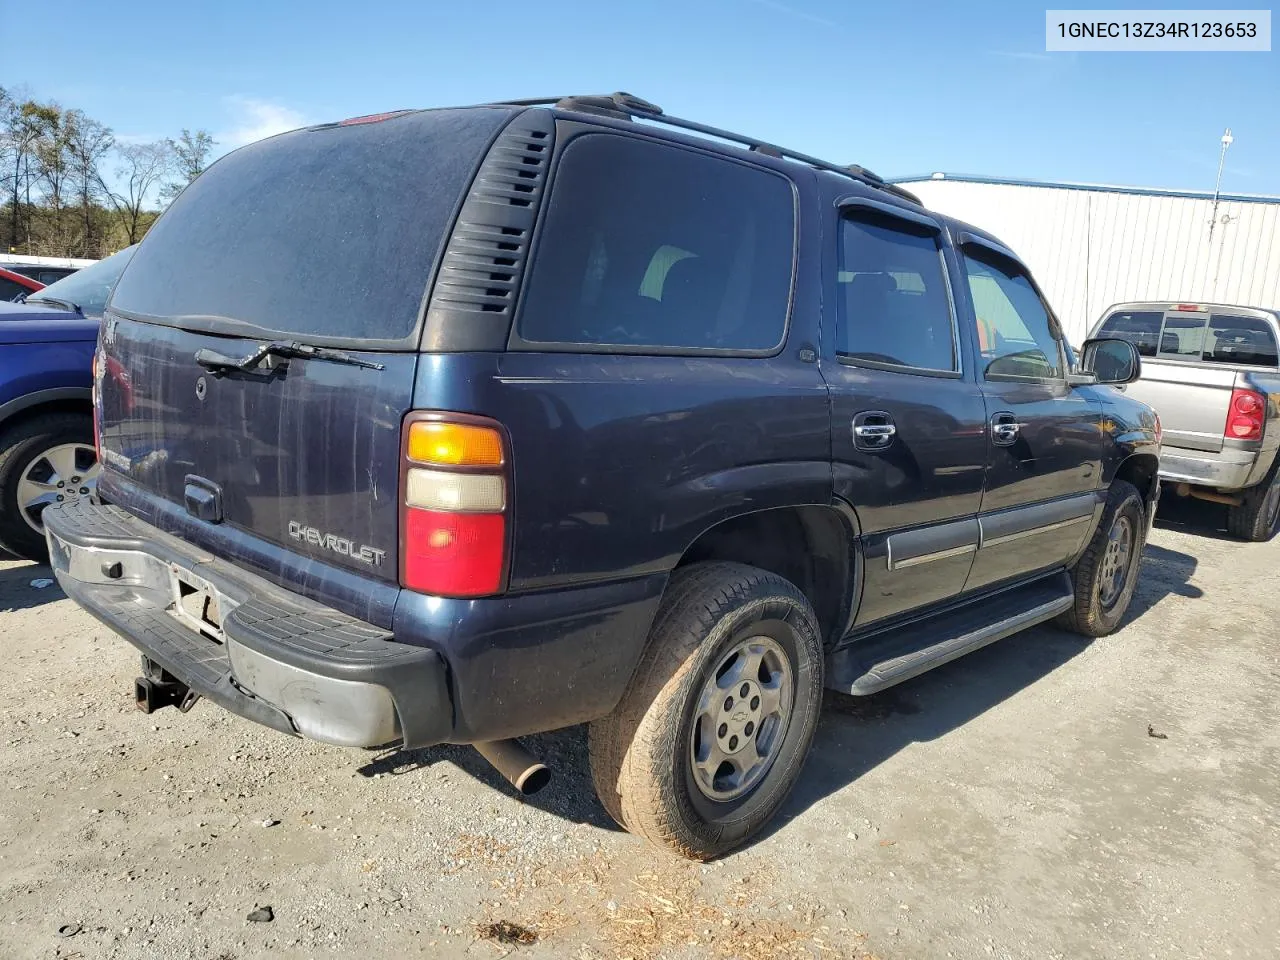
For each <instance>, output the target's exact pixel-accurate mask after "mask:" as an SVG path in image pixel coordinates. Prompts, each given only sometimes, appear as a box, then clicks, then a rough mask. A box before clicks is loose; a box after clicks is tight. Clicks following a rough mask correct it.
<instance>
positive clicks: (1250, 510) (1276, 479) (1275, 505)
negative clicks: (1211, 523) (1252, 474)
mask: <svg viewBox="0 0 1280 960" xmlns="http://www.w3.org/2000/svg"><path fill="white" fill-rule="evenodd" d="M1277 520H1280V474H1277V472H1276V471H1275V470H1274V469H1273V470H1272V471H1271V473H1270V474H1269V475H1268V477H1267V479H1266V480H1265V481H1263V482H1262V483H1260V484H1258V485H1257V486H1256V487H1250V488H1249V489H1248V490H1246V491H1245V492H1244V494H1243V496H1242V497H1241V498H1240V505H1239V506H1238V507H1228V508H1227V530H1228V532H1230V534H1231V535H1232V536H1233V537H1239V538H1240V539H1241V540H1247V541H1248V542H1250V543H1265V542H1266V541H1268V540H1270V539H1271V538H1272V537H1273V536H1274V535H1275V532H1276V521H1277Z"/></svg>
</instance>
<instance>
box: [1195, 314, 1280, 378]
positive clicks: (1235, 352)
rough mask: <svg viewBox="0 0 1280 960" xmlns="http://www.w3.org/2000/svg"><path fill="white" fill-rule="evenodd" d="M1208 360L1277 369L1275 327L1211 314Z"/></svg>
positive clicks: (1205, 353) (1206, 343)
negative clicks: (1272, 329)
mask: <svg viewBox="0 0 1280 960" xmlns="http://www.w3.org/2000/svg"><path fill="white" fill-rule="evenodd" d="M1204 359H1205V360H1208V361H1210V362H1217V363H1236V364H1242V365H1244V366H1254V367H1274V366H1277V365H1280V363H1278V361H1277V357H1276V338H1275V334H1274V333H1272V332H1271V325H1270V324H1269V323H1267V322H1266V321H1265V320H1259V319H1258V318H1257V317H1234V316H1231V315H1229V314H1219V313H1215V314H1211V315H1210V317H1209V336H1208V337H1207V338H1206V339H1205V345H1204Z"/></svg>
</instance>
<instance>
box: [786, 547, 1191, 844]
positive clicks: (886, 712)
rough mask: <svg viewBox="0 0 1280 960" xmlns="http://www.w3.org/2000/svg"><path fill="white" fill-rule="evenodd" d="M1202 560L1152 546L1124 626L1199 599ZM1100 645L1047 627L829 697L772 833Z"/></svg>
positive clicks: (1143, 561) (1143, 557)
mask: <svg viewBox="0 0 1280 960" xmlns="http://www.w3.org/2000/svg"><path fill="white" fill-rule="evenodd" d="M1195 571H1196V559H1195V557H1192V556H1189V555H1188V554H1185V553H1179V552H1178V551H1176V550H1169V549H1167V548H1165V547H1159V546H1155V545H1153V544H1148V545H1147V547H1146V549H1145V551H1144V552H1143V555H1142V573H1141V576H1140V578H1139V580H1138V588H1137V591H1136V592H1135V594H1134V598H1133V602H1132V603H1131V605H1130V607H1129V611H1128V613H1127V614H1126V615H1125V623H1130V622H1132V621H1133V620H1135V619H1137V618H1139V617H1141V616H1143V615H1144V614H1146V613H1147V611H1149V610H1151V608H1152V607H1154V606H1156V604H1158V603H1160V602H1161V601H1162V600H1164V599H1165V598H1166V597H1168V596H1170V595H1174V596H1180V597H1188V598H1192V599H1198V598H1200V597H1202V596H1203V595H1204V594H1203V591H1201V590H1200V588H1199V587H1196V586H1194V585H1193V584H1191V583H1190V580H1191V578H1192V576H1193V575H1194V574H1195ZM1092 642H1093V641H1092V640H1091V639H1089V638H1088V637H1082V636H1080V635H1078V634H1075V633H1068V632H1067V631H1065V630H1061V629H1058V628H1057V627H1055V626H1052V625H1045V626H1041V627H1036V628H1033V629H1031V630H1027V631H1025V632H1023V633H1019V634H1015V635H1014V636H1012V637H1009V638H1007V639H1005V640H1001V641H1000V642H998V643H994V644H992V645H991V646H989V647H984V648H983V649H981V650H978V651H976V652H974V653H971V654H969V655H967V656H964V657H961V658H960V659H958V660H953V661H952V662H951V663H948V664H945V665H943V666H941V667H938V668H937V669H935V670H931V671H930V672H928V673H926V674H924V675H922V676H920V677H917V678H915V679H914V680H909V681H907V682H906V683H903V684H899V685H898V686H896V687H892V688H890V689H889V690H886V691H884V692H882V693H879V694H875V695H874V696H870V697H850V696H846V695H844V694H839V693H834V692H828V694H827V698H826V702H825V703H824V709H823V722H822V725H821V726H820V727H819V728H818V734H817V737H816V738H815V740H814V745H813V752H812V753H811V754H810V757H809V761H808V763H807V764H806V766H805V771H804V774H803V776H802V777H801V778H800V782H799V784H798V785H797V786H796V789H795V791H794V792H793V793H792V795H791V797H790V798H789V799H788V801H787V803H786V804H785V805H784V806H783V808H782V811H781V813H780V814H779V816H778V817H777V818H776V819H775V820H774V822H773V824H772V825H771V826H770V827H769V828H768V829H767V830H766V833H765V835H766V836H767V835H768V834H769V833H771V832H773V831H776V830H777V829H779V828H780V827H781V826H783V825H784V824H786V823H787V822H789V821H790V820H793V819H795V818H796V817H799V816H801V815H803V814H804V813H805V811H806V810H808V809H809V807H811V806H812V805H813V804H815V803H817V802H818V801H820V800H822V799H823V798H824V797H826V796H828V795H829V794H832V793H835V792H836V791H838V790H840V789H841V788H843V787H845V786H847V785H848V784H850V783H853V782H854V781H855V780H857V779H858V778H859V777H861V776H862V775H863V774H864V773H866V772H868V771H869V770H872V769H874V768H875V767H877V766H879V765H880V764H881V763H883V762H884V761H885V760H887V759H888V758H889V757H891V756H893V755H894V754H895V753H897V752H898V751H899V750H902V749H903V748H904V747H907V746H909V745H910V744H912V743H919V742H926V741H930V740H936V739H937V738H938V737H941V736H944V735H945V734H947V733H949V732H951V731H952V730H955V729H956V728H958V727H961V726H963V725H964V724H966V723H968V722H969V721H970V720H972V719H974V718H975V717H978V716H980V715H982V714H983V713H985V712H986V711H988V710H990V709H991V708H992V707H994V706H996V705H997V704H999V703H1001V702H1002V701H1004V700H1006V699H1008V698H1009V697H1012V696H1013V695H1015V694H1016V693H1018V692H1019V691H1020V690H1022V689H1023V688H1025V687H1029V686H1031V685H1032V684H1033V683H1035V682H1036V681H1038V680H1040V679H1041V678H1043V677H1045V676H1048V675H1049V674H1050V673H1052V672H1053V671H1054V670H1056V669H1058V667H1060V666H1062V665H1063V664H1065V663H1066V662H1067V661H1068V660H1070V659H1072V658H1073V657H1074V656H1076V655H1077V654H1078V653H1080V652H1081V651H1083V650H1084V649H1086V648H1087V647H1088V646H1089V644H1091V643H1092Z"/></svg>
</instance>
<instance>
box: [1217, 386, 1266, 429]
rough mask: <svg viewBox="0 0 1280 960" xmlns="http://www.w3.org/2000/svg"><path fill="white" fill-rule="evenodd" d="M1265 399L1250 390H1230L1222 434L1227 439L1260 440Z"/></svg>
mask: <svg viewBox="0 0 1280 960" xmlns="http://www.w3.org/2000/svg"><path fill="white" fill-rule="evenodd" d="M1266 414H1267V399H1266V397H1264V396H1263V395H1262V394H1260V393H1255V392H1254V391H1252V390H1232V391H1231V406H1230V407H1228V408H1227V425H1226V428H1225V429H1224V430H1223V431H1222V435H1223V436H1224V437H1226V438H1227V439H1228V440H1261V439H1262V424H1263V421H1264V420H1265V419H1266Z"/></svg>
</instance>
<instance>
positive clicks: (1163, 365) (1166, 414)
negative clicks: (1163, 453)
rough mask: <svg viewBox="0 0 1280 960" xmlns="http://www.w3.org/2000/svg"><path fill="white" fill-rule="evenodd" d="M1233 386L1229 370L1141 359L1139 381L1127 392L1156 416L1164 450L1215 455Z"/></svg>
mask: <svg viewBox="0 0 1280 960" xmlns="http://www.w3.org/2000/svg"><path fill="white" fill-rule="evenodd" d="M1235 385H1236V371H1235V369H1234V368H1232V367H1209V366H1200V365H1198V364H1190V363H1178V362H1176V361H1160V360H1157V359H1155V358H1153V357H1143V358H1142V379H1141V380H1138V381H1137V382H1136V383H1133V384H1131V385H1130V386H1129V388H1128V391H1127V392H1128V393H1129V395H1130V396H1132V397H1134V398H1135V399H1138V400H1141V401H1143V402H1144V403H1148V404H1150V405H1151V406H1152V407H1154V408H1155V409H1156V410H1157V411H1158V412H1159V413H1160V423H1161V425H1162V426H1163V428H1164V442H1165V444H1166V445H1167V446H1170V447H1183V448H1185V449H1189V450H1205V451H1208V452H1211V453H1217V452H1218V451H1220V450H1221V449H1222V431H1223V427H1224V426H1225V425H1226V422H1227V408H1228V407H1229V406H1230V404H1231V391H1232V389H1234V387H1235Z"/></svg>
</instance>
